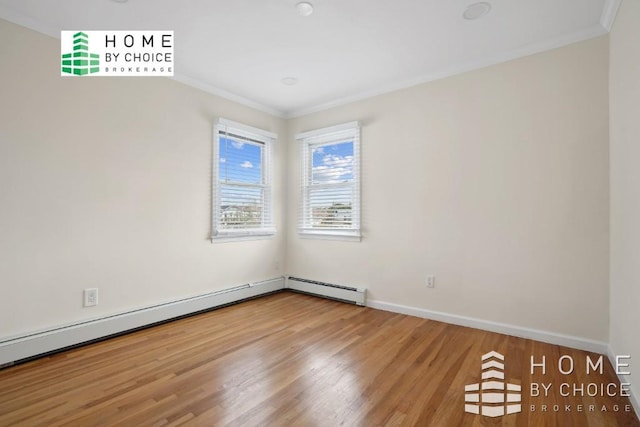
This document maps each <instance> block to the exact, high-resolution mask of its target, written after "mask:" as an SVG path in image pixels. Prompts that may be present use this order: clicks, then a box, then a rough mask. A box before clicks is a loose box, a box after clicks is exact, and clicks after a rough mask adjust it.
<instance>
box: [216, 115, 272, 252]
mask: <svg viewBox="0 0 640 427" xmlns="http://www.w3.org/2000/svg"><path fill="white" fill-rule="evenodd" d="M275 138H276V135H274V134H272V133H270V132H266V131H263V130H261V129H256V128H252V127H249V126H244V125H241V124H239V123H234V122H232V121H230V120H225V119H218V121H217V123H216V125H215V127H214V144H213V215H212V217H213V235H212V236H211V237H212V239H230V238H255V237H257V236H270V235H273V234H274V233H275V228H274V225H273V216H272V211H273V210H272V193H273V188H272V184H271V145H272V144H273V141H274V140H275Z"/></svg>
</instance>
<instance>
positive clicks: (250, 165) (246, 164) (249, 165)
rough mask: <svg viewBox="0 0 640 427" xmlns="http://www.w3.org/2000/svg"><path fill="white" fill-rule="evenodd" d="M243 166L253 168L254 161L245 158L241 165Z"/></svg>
mask: <svg viewBox="0 0 640 427" xmlns="http://www.w3.org/2000/svg"><path fill="white" fill-rule="evenodd" d="M240 167H241V168H245V169H251V168H252V167H253V163H251V162H250V161H249V160H245V161H244V162H243V163H242V164H241V165H240Z"/></svg>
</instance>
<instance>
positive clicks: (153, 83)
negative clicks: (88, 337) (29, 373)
mask: <svg viewBox="0 0 640 427" xmlns="http://www.w3.org/2000/svg"><path fill="white" fill-rule="evenodd" d="M0 40H2V43H1V44H0V62H1V64H2V66H1V67H0V94H1V101H0V183H1V185H0V287H1V289H2V296H1V297H0V338H1V337H6V336H8V335H15V334H20V333H24V332H27V331H32V330H35V329H40V328H45V327H51V326H55V325H59V324H64V323H67V322H72V321H78V320H82V319H86V318H93V317H96V316H102V315H106V314H112V313H118V312H122V311H124V310H128V309H131V308H139V307H144V306H148V305H151V304H155V303H160V302H164V301H171V300H174V299H176V298H184V297H187V296H190V295H198V294H202V293H205V292H209V291H212V290H215V289H220V288H226V287H229V286H233V285H238V284H242V283H246V282H248V281H253V280H263V279H268V278H272V277H276V276H278V275H281V274H283V266H284V259H283V256H284V249H283V245H284V238H283V235H284V233H283V228H284V221H283V212H282V210H283V209H282V206H283V203H284V200H283V192H282V188H283V186H284V167H283V165H284V161H285V155H286V144H285V142H284V138H282V141H279V142H277V143H276V147H275V162H276V168H275V184H276V191H275V214H276V220H277V226H278V228H279V230H280V233H279V234H278V236H277V237H276V238H275V239H272V240H260V241H253V242H241V243H222V244H221V243H216V244H211V243H210V241H208V240H207V237H208V235H209V232H210V222H211V216H210V203H211V195H210V193H211V184H210V182H211V148H212V146H211V140H212V124H213V121H214V118H216V117H218V116H223V117H226V118H228V119H231V120H235V121H238V122H242V123H245V124H248V125H252V126H256V127H260V128H263V129H267V130H269V131H274V132H277V133H279V134H281V135H283V136H284V121H283V120H281V119H276V118H274V117H272V116H270V115H268V114H265V113H262V112H258V111H255V110H252V109H250V108H246V107H244V106H240V105H238V104H236V103H233V102H230V101H226V100H224V99H221V98H218V97H215V96H212V95H208V94H206V93H204V92H201V91H198V90H195V89H192V88H190V87H187V86H184V85H182V84H179V83H177V82H174V81H172V80H168V79H165V78H88V77H86V78H62V77H59V73H60V71H59V62H60V42H59V40H56V39H53V38H50V37H46V36H43V35H41V34H39V33H36V32H33V31H30V30H27V29H24V28H22V27H19V26H16V25H14V24H11V23H8V22H6V21H2V20H0ZM87 287H97V288H99V290H100V291H99V292H100V296H99V299H100V304H99V305H98V306H97V307H91V308H82V290H83V288H87Z"/></svg>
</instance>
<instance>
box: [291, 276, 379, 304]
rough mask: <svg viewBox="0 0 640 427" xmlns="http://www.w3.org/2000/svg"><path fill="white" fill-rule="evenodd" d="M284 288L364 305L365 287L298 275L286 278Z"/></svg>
mask: <svg viewBox="0 0 640 427" xmlns="http://www.w3.org/2000/svg"><path fill="white" fill-rule="evenodd" d="M285 288H286V289H289V290H292V291H297V292H302V293H305V294H311V295H316V296H319V297H324V298H330V299H335V300H339V301H344V302H350V303H352V304H357V305H365V301H366V293H367V291H366V289H363V288H353V287H349V286H342V285H334V284H332V283H325V282H318V281H316V280H308V279H301V278H299V277H291V276H289V277H288V278H287V284H286V286H285Z"/></svg>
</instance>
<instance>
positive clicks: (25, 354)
mask: <svg viewBox="0 0 640 427" xmlns="http://www.w3.org/2000/svg"><path fill="white" fill-rule="evenodd" d="M285 280H286V279H285V277H278V278H275V279H271V280H265V281H262V282H258V283H249V284H246V285H242V286H237V287H234V288H230V289H225V290H222V291H217V292H211V293H208V294H204V295H199V296H195V297H191V298H185V299H182V300H178V301H172V302H169V303H165V304H160V305H156V306H152V307H146V308H142V309H139V310H133V311H130V312H126V313H120V314H116V315H112V316H107V317H103V318H99V319H93V320H88V321H85V322H80V323H74V324H71V325H65V326H59V327H56V328H52V329H49V330H46V331H41V332H36V333H32V334H29V335H24V336H20V337H16V338H11V339H5V340H1V341H0V367H4V366H7V365H11V364H13V363H14V362H17V361H20V360H23V359H28V358H32V357H34V356H38V355H42V354H45V353H49V352H52V351H56V350H60V349H63V348H66V347H70V346H75V345H78V344H82V343H85V342H88V341H93V340H97V339H101V338H105V337H108V336H110V335H115V334H120V333H123V332H126V331H130V330H132V329H136V328H142V327H145V326H149V325H153V324H154V323H158V322H164V321H167V320H171V319H174V318H177V317H181V316H186V315H189V314H193V313H197V312H200V311H204V310H210V309H214V308H216V307H221V306H224V305H227V304H231V303H234V302H238V301H242V300H245V299H248V298H254V297H258V296H261V295H265V294H270V293H273V292H278V291H281V290H283V289H284V287H285Z"/></svg>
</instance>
